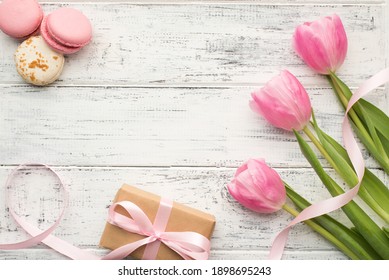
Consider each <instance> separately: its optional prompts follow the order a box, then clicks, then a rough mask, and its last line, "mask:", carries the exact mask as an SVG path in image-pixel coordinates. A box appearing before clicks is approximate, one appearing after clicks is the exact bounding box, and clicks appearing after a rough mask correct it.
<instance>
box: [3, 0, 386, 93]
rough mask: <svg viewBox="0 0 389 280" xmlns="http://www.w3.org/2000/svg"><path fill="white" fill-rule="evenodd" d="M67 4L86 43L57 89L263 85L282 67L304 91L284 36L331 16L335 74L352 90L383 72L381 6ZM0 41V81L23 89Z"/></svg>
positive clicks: (306, 75)
mask: <svg viewBox="0 0 389 280" xmlns="http://www.w3.org/2000/svg"><path fill="white" fill-rule="evenodd" d="M58 5H59V4H56V3H55V4H54V3H52V4H45V5H44V9H45V11H46V12H47V13H48V12H50V11H51V10H54V9H56V8H58ZM72 6H74V7H76V8H78V9H80V10H82V11H83V12H84V13H85V14H86V15H88V16H89V17H90V19H91V21H92V23H93V27H94V39H93V42H92V43H91V44H90V45H89V46H88V47H86V48H85V49H84V50H82V51H81V52H79V53H77V54H75V55H71V56H68V57H67V62H66V65H65V70H64V73H63V75H62V76H61V80H60V81H59V82H58V84H60V85H71V84H76V85H85V84H87V85H91V84H92V85H107V84H108V85H143V84H157V85H171V84H184V85H191V84H192V85H193V84H195V85H198V84H208V85H228V84H263V83H264V82H266V81H267V80H269V79H270V78H271V77H272V76H274V75H275V74H276V73H278V72H279V71H280V70H281V69H284V68H288V69H289V70H291V72H293V73H294V74H295V75H297V76H298V77H300V78H301V80H302V81H303V82H304V83H305V84H306V85H324V84H326V81H325V79H322V78H319V77H317V76H316V75H315V74H314V73H313V72H312V71H311V70H310V69H308V68H307V67H306V66H305V65H303V63H302V61H301V60H300V59H299V58H298V57H297V56H296V54H295V53H294V51H293V50H292V47H291V37H292V33H293V30H294V28H295V27H296V26H297V25H298V24H301V23H302V22H304V21H308V20H314V19H317V18H318V17H320V16H325V15H328V14H332V13H335V12H336V13H338V14H339V15H340V16H341V18H342V19H343V21H344V24H345V26H346V29H347V34H348V38H349V52H348V56H347V61H346V63H345V65H344V66H343V67H342V68H341V70H340V71H339V73H340V74H341V76H343V77H344V78H345V80H346V81H347V82H349V83H350V84H352V85H355V86H357V85H359V83H360V82H361V81H363V80H365V79H366V78H367V77H369V76H370V75H372V74H374V73H376V72H378V71H379V70H381V69H382V68H383V67H384V66H385V60H384V59H382V57H384V55H385V36H384V34H385V33H384V32H385V29H384V26H385V24H384V22H385V17H384V9H383V6H382V5H374V4H363V5H341V6H338V5H304V6H300V5H289V6H288V5H280V6H277V5H238V4H237V5H223V4H205V5H195V4H194V5H186V4H181V5H180V4H171V5H132V4H131V5H129V4H120V3H100V4H96V3H85V4H78V3H73V4H72ZM0 40H1V42H2V52H1V54H0V56H1V69H2V70H1V72H0V83H5V84H9V83H11V84H14V83H23V81H22V80H21V78H20V77H19V76H18V74H17V73H16V70H15V66H14V62H13V57H12V56H13V53H14V51H15V49H16V47H17V42H15V41H14V40H12V39H10V38H7V37H5V35H3V34H1V35H0Z"/></svg>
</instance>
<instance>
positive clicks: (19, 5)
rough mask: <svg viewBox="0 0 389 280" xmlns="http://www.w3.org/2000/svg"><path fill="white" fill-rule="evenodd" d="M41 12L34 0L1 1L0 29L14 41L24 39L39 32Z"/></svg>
mask: <svg viewBox="0 0 389 280" xmlns="http://www.w3.org/2000/svg"><path fill="white" fill-rule="evenodd" d="M42 18H43V11H42V8H41V6H40V5H39V3H38V2H37V1H36V0H3V2H2V3H1V4H0V29H1V30H2V31H3V32H4V33H5V34H7V35H8V36H11V37H13V38H16V39H25V38H26V37H29V36H31V35H33V34H35V33H37V31H38V30H39V26H40V24H41V22H42Z"/></svg>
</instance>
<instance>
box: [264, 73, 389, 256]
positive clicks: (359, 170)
mask: <svg viewBox="0 0 389 280" xmlns="http://www.w3.org/2000/svg"><path fill="white" fill-rule="evenodd" d="M387 82H389V68H386V69H384V70H382V71H380V72H378V73H377V74H375V75H374V76H372V77H371V78H370V79H368V80H367V81H365V82H364V83H363V84H362V85H361V86H360V87H359V88H358V89H357V90H356V91H355V93H354V94H353V95H352V97H351V98H350V100H349V102H348V105H347V109H346V112H345V115H344V118H343V123H342V136H343V144H344V146H345V148H346V151H347V154H348V156H349V157H350V160H351V163H352V165H353V167H354V170H355V172H356V174H357V176H358V181H359V182H358V184H357V185H355V186H354V187H353V188H352V189H350V190H349V191H347V192H345V193H343V194H341V195H338V196H335V197H332V198H330V199H326V200H323V201H320V202H318V203H315V204H312V205H311V206H309V207H307V208H305V209H304V210H303V211H301V213H300V214H299V215H298V216H297V217H295V218H294V219H293V220H292V221H291V222H290V223H289V224H288V225H287V226H286V227H285V228H284V229H283V230H282V231H281V232H280V233H278V235H277V236H276V238H275V239H274V241H273V245H272V248H271V250H270V254H269V257H268V258H269V259H271V260H279V259H281V258H282V254H283V251H284V248H285V245H286V241H287V239H288V233H289V230H290V229H291V227H292V226H294V225H296V224H298V223H300V222H303V221H306V220H309V219H312V218H315V217H318V216H321V215H324V214H328V213H330V212H332V211H334V210H337V209H339V208H341V207H343V206H344V205H346V204H347V203H349V202H350V201H351V200H352V199H353V198H354V197H355V196H356V195H357V194H358V191H359V187H360V184H361V182H362V178H363V175H364V172H365V163H364V160H363V156H362V153H361V150H360V149H359V147H358V144H357V141H356V140H355V138H354V134H353V131H352V128H351V126H350V122H349V120H348V112H349V111H350V109H351V108H352V106H353V105H354V104H355V103H357V102H358V100H359V99H361V98H362V97H364V96H365V95H367V94H368V93H369V92H370V91H372V90H374V89H376V88H378V87H379V86H381V85H383V84H385V83H387Z"/></svg>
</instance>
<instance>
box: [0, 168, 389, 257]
mask: <svg viewBox="0 0 389 280" xmlns="http://www.w3.org/2000/svg"><path fill="white" fill-rule="evenodd" d="M10 170H11V169H10V167H1V168H0V181H1V182H4V181H5V180H6V177H7V175H8V174H9V173H10ZM55 170H56V171H57V172H58V173H59V175H60V176H61V177H62V178H64V179H65V182H66V185H67V187H68V189H69V193H70V204H69V205H70V206H69V209H68V210H67V211H66V216H65V219H64V220H63V221H62V222H61V225H60V227H59V228H58V229H57V230H56V231H55V235H57V236H58V237H60V238H62V239H64V240H66V241H68V242H70V243H72V244H74V245H77V246H81V247H83V248H88V249H97V248H98V246H97V244H98V242H99V239H100V234H101V232H102V230H103V228H104V224H105V219H106V217H107V207H108V206H109V205H110V203H111V201H112V199H113V197H114V195H115V193H116V191H117V190H118V189H119V187H120V186H121V184H122V183H128V184H132V185H135V186H138V187H139V188H142V189H144V190H146V191H150V192H153V193H156V194H158V195H164V196H166V197H170V198H171V199H174V200H176V201H178V202H181V203H184V204H186V205H189V206H192V207H195V208H198V209H201V210H204V211H207V212H209V213H212V214H213V215H215V217H216V220H217V225H216V229H215V232H214V237H213V239H212V251H213V252H216V253H215V258H218V257H217V256H218V253H217V252H218V251H220V250H221V251H226V250H227V251H236V252H237V253H236V255H233V256H234V258H246V257H249V256H250V254H249V255H247V251H257V250H259V251H268V249H269V246H270V244H271V241H272V240H273V238H274V237H275V235H276V233H278V232H279V231H280V230H281V229H282V228H283V227H284V226H285V225H286V224H287V223H288V221H290V219H291V216H290V215H288V214H287V213H286V212H284V211H279V212H277V213H274V214H267V215H265V214H257V213H254V212H252V211H249V210H247V209H245V208H243V207H242V206H240V205H239V204H238V203H237V202H236V201H235V200H234V199H233V198H232V197H231V196H230V195H229V194H228V191H227V188H226V184H227V182H228V181H230V180H231V178H232V176H233V174H234V172H235V169H230V168H77V167H73V168H69V167H57V168H55ZM277 171H278V172H279V173H280V175H281V177H282V178H283V179H284V180H285V181H287V182H288V183H289V184H290V185H291V186H293V187H294V188H295V189H296V191H298V192H299V193H300V194H302V195H303V196H304V197H306V198H307V199H309V200H310V201H312V202H315V201H319V200H322V199H324V198H327V197H329V195H328V194H327V191H326V190H325V189H324V187H322V186H321V184H320V183H319V180H318V179H317V177H316V176H315V175H314V174H313V172H312V171H311V170H310V169H282V168H277ZM380 176H381V177H382V178H383V179H385V182H386V183H387V182H388V178H387V177H384V175H383V174H382V173H380ZM10 197H11V198H12V201H13V205H14V208H15V211H16V212H17V213H18V214H19V215H21V216H23V217H25V219H27V220H28V221H29V222H31V223H33V224H39V226H40V227H41V228H46V227H48V226H49V225H50V224H52V223H53V222H54V220H55V218H56V216H57V214H58V212H59V209H60V205H61V197H60V190H59V189H58V182H57V180H56V179H55V178H54V177H53V176H52V174H51V173H49V172H48V171H44V170H25V171H20V172H19V173H17V174H16V176H15V179H14V181H13V184H12V192H11V195H10ZM0 205H4V196H1V197H0ZM0 216H1V217H4V218H2V219H1V220H0V240H1V243H10V242H15V241H20V240H22V239H23V238H25V237H26V234H25V233H24V232H23V231H22V230H20V229H18V228H17V226H16V225H15V223H14V222H13V221H12V219H11V218H10V217H9V215H8V213H7V212H6V210H5V207H0ZM333 216H334V217H335V218H336V219H338V220H340V221H342V222H345V224H346V225H350V223H349V222H347V220H346V218H345V216H344V215H343V214H342V213H341V212H339V211H336V212H334V213H333ZM378 222H379V221H378ZM44 248H45V247H44V246H43V245H40V246H38V247H36V248H35V249H44ZM287 250H288V251H290V252H291V253H292V252H294V251H300V252H306V251H322V250H324V251H327V250H333V247H332V245H330V244H329V243H328V242H327V241H326V240H325V239H323V238H321V237H320V236H319V235H317V234H316V233H315V232H313V231H312V230H311V229H310V228H308V227H307V226H305V225H297V226H295V227H294V228H293V230H292V231H291V233H290V237H289V240H288V244H287ZM223 254H224V257H225V258H229V256H228V253H223ZM16 255H18V254H17V253H16ZM313 255H315V253H313ZM13 256H15V253H14V252H11V253H9V254H8V253H7V252H5V253H4V252H3V253H1V255H0V258H8V257H9V258H12V257H13ZM19 256H20V255H19ZM46 256H47V255H46V254H43V255H42V258H46ZM335 256H339V254H335ZM224 257H223V258H224ZM256 257H257V255H256ZM307 257H308V255H307ZM53 258H55V256H54V257H53ZM323 258H326V257H325V255H323Z"/></svg>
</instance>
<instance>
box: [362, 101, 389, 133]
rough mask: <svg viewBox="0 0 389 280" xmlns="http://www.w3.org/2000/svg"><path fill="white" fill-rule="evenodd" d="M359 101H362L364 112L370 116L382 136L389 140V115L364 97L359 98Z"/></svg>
mask: <svg viewBox="0 0 389 280" xmlns="http://www.w3.org/2000/svg"><path fill="white" fill-rule="evenodd" d="M358 103H360V106H361V108H363V110H364V114H366V115H368V116H369V118H370V119H371V121H372V123H373V124H374V127H375V128H376V129H377V130H378V131H379V132H380V133H381V134H382V136H384V137H385V138H386V139H387V140H389V117H388V116H387V115H386V114H385V113H384V112H382V111H381V110H380V109H379V108H377V107H376V106H374V105H373V104H371V103H370V102H367V101H366V100H364V99H361V100H359V101H358Z"/></svg>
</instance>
